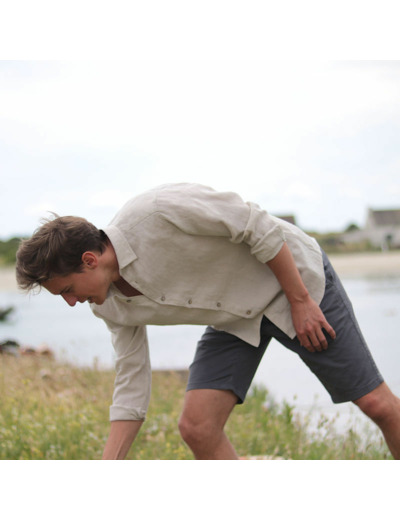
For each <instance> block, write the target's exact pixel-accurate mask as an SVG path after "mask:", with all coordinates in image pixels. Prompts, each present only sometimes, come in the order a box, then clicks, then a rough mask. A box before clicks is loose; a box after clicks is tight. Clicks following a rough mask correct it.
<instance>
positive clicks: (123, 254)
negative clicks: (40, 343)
mask: <svg viewBox="0 0 400 520" xmlns="http://www.w3.org/2000/svg"><path fill="white" fill-rule="evenodd" d="M103 231H104V233H105V234H106V235H107V237H108V238H109V239H110V242H111V244H112V246H113V248H114V250H115V254H116V255H117V260H118V266H119V269H120V270H121V269H124V267H126V266H127V265H128V264H130V263H131V262H133V261H134V260H136V258H137V255H136V254H135V252H134V251H133V249H132V248H131V246H130V245H129V242H128V241H127V239H126V238H125V237H124V235H123V234H122V233H121V231H120V230H119V229H118V228H117V227H116V226H107V227H106V228H104V230H103Z"/></svg>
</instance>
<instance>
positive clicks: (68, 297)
mask: <svg viewBox="0 0 400 520" xmlns="http://www.w3.org/2000/svg"><path fill="white" fill-rule="evenodd" d="M61 296H62V297H63V298H64V300H65V301H66V302H67V303H68V305H70V306H71V307H73V306H74V305H75V304H76V302H77V301H78V298H77V297H76V296H73V295H72V294H62V295H61Z"/></svg>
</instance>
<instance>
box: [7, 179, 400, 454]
mask: <svg viewBox="0 0 400 520" xmlns="http://www.w3.org/2000/svg"><path fill="white" fill-rule="evenodd" d="M17 280H18V282H19V285H20V286H21V287H22V288H24V289H28V290H29V289H30V288H32V287H34V286H37V285H39V286H41V287H44V288H46V289H47V290H49V291H50V292H51V293H52V294H56V295H61V296H62V297H63V298H64V299H65V300H66V302H67V303H68V304H69V305H72V306H73V305H75V304H76V303H77V302H80V303H83V302H85V301H89V303H90V305H91V308H92V311H93V312H94V314H95V315H96V316H98V317H100V318H102V319H103V320H104V321H105V323H106V324H107V326H108V328H109V329H110V331H111V335H112V341H113V345H114V348H115V350H116V380H115V390H114V395H113V404H112V406H111V408H110V420H111V429H110V435H109V438H108V440H107V443H106V446H105V449H104V453H103V458H105V459H116V458H124V457H125V456H126V454H127V452H128V450H129V448H130V446H131V444H132V442H133V441H134V439H135V437H136V435H137V433H138V431H139V429H140V427H141V424H142V423H143V420H144V419H145V415H146V410H147V406H148V403H149V399H150V378H151V370H150V363H149V355H148V345H147V337H146V328H145V326H146V325H147V324H156V325H168V324H184V323H190V324H205V325H208V327H207V329H206V331H205V333H204V335H203V336H202V338H201V340H200V341H199V344H198V348H197V351H196V355H195V359H194V361H193V363H192V365H191V367H190V372H189V381H188V387H187V392H186V396H185V402H184V408H183V412H182V416H181V419H180V423H179V428H180V431H181V434H182V436H183V439H184V440H185V442H186V443H187V444H188V445H189V446H190V448H191V449H192V451H193V453H194V455H195V457H196V458H198V459H235V458H237V455H236V453H235V450H234V448H233V446H232V445H231V444H230V442H229V440H228V438H227V437H226V435H225V433H224V426H225V423H226V421H227V419H228V417H229V415H230V413H231V411H232V409H233V408H234V406H235V404H237V403H241V402H243V401H244V399H245V396H246V392H247V390H248V388H249V386H250V383H251V381H252V379H253V376H254V374H255V372H256V369H257V367H258V364H259V362H260V360H261V358H262V355H263V353H264V351H265V349H266V347H267V345H268V343H269V341H270V340H271V338H272V337H275V338H276V339H277V340H278V341H280V342H281V343H282V344H283V345H285V346H286V347H287V348H290V349H291V350H292V351H294V352H296V353H297V354H298V355H299V356H300V357H301V358H302V359H303V361H304V362H305V363H306V364H307V365H308V366H309V368H310V369H311V370H312V371H313V372H314V373H315V374H316V376H317V377H318V378H319V379H320V381H321V382H322V384H323V385H324V386H325V388H326V389H327V391H328V392H329V393H330V395H331V398H332V400H333V401H334V402H336V403H339V402H344V401H353V402H355V403H356V404H357V405H358V406H359V407H360V409H361V410H363V412H364V413H366V414H367V415H368V416H369V417H370V418H371V419H372V420H374V421H375V422H376V424H378V426H379V427H380V428H381V430H382V432H383V434H384V436H385V439H386V441H387V444H388V446H389V449H390V450H391V452H392V454H393V456H394V457H395V458H400V400H399V399H398V398H397V397H395V396H394V395H393V394H392V392H391V391H390V389H389V388H388V387H387V385H386V383H384V382H383V379H382V376H381V375H380V373H379V371H378V369H377V367H376V366H375V363H374V361H373V359H372V357H371V354H370V353H369V351H368V348H367V346H366V344H365V341H364V339H363V337H362V335H361V333H360V330H359V328H358V325H357V322H356V319H355V317H354V314H353V311H352V308H351V304H350V302H349V300H348V298H347V296H346V294H345V292H344V289H343V287H342V286H341V284H340V281H339V280H338V278H337V276H336V274H335V272H334V271H333V269H332V267H331V265H330V263H329V260H328V259H327V257H326V255H325V254H324V253H323V252H322V251H321V249H320V248H319V246H318V244H317V243H316V242H315V240H313V239H312V238H310V237H309V236H308V235H306V234H305V233H303V232H302V231H301V230H300V229H298V228H297V227H296V226H293V225H291V224H289V223H287V222H284V221H282V220H280V219H278V218H276V217H273V216H271V215H269V214H268V213H267V212H266V211H263V210H262V209H261V208H260V207H259V206H257V205H256V204H253V203H245V202H243V200H242V199H241V198H240V197H239V196H238V195H236V194H234V193H218V192H216V191H214V190H212V189H211V188H208V187H205V186H200V185H196V184H171V185H165V186H161V187H159V188H156V189H153V190H150V191H148V192H146V193H144V194H143V195H140V196H138V197H136V198H134V199H132V200H130V201H129V202H128V203H127V204H126V205H125V206H124V207H123V208H122V209H121V211H120V212H119V213H118V214H117V215H116V217H115V218H114V219H113V220H112V222H111V223H110V225H109V226H108V227H106V228H105V229H104V231H100V230H98V229H97V228H96V227H95V226H93V225H92V224H90V223H89V222H87V221H86V220H84V219H80V218H77V217H59V218H55V219H54V220H51V221H48V222H47V223H45V224H44V225H43V226H42V227H41V228H39V229H38V230H37V231H36V233H35V234H34V235H33V236H32V238H31V239H29V240H27V241H25V242H23V243H22V244H21V246H20V248H19V250H18V253H17Z"/></svg>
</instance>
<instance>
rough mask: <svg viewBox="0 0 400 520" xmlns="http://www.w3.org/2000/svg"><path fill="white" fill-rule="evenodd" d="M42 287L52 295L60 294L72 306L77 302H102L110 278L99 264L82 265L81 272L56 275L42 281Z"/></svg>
mask: <svg viewBox="0 0 400 520" xmlns="http://www.w3.org/2000/svg"><path fill="white" fill-rule="evenodd" d="M43 287H44V288H45V289H47V290H48V291H50V292H51V293H52V294H54V295H60V296H62V297H63V298H64V300H65V301H66V302H67V303H68V305H71V307H73V306H74V305H75V304H76V303H77V302H79V303H84V302H86V301H88V302H89V303H96V304H97V305H101V304H102V303H104V301H105V299H106V297H107V293H108V289H109V287H110V280H109V279H107V277H106V276H105V274H104V272H103V270H102V269H101V267H100V266H98V265H97V266H96V267H95V268H93V267H88V266H86V265H85V266H84V267H83V271H82V272H81V273H72V274H69V275H67V276H57V277H55V278H52V279H50V280H48V281H47V282H44V283H43Z"/></svg>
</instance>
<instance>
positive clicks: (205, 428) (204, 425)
mask: <svg viewBox="0 0 400 520" xmlns="http://www.w3.org/2000/svg"><path fill="white" fill-rule="evenodd" d="M178 427H179V431H180V434H181V436H182V439H183V440H184V441H185V442H186V444H188V445H189V446H194V445H199V444H203V443H207V442H210V440H211V439H212V437H213V436H214V435H215V433H214V432H213V430H214V428H213V426H212V425H210V424H209V423H208V421H203V420H193V419H192V418H191V417H187V416H186V415H185V414H182V416H181V418H180V419H179V423H178Z"/></svg>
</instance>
